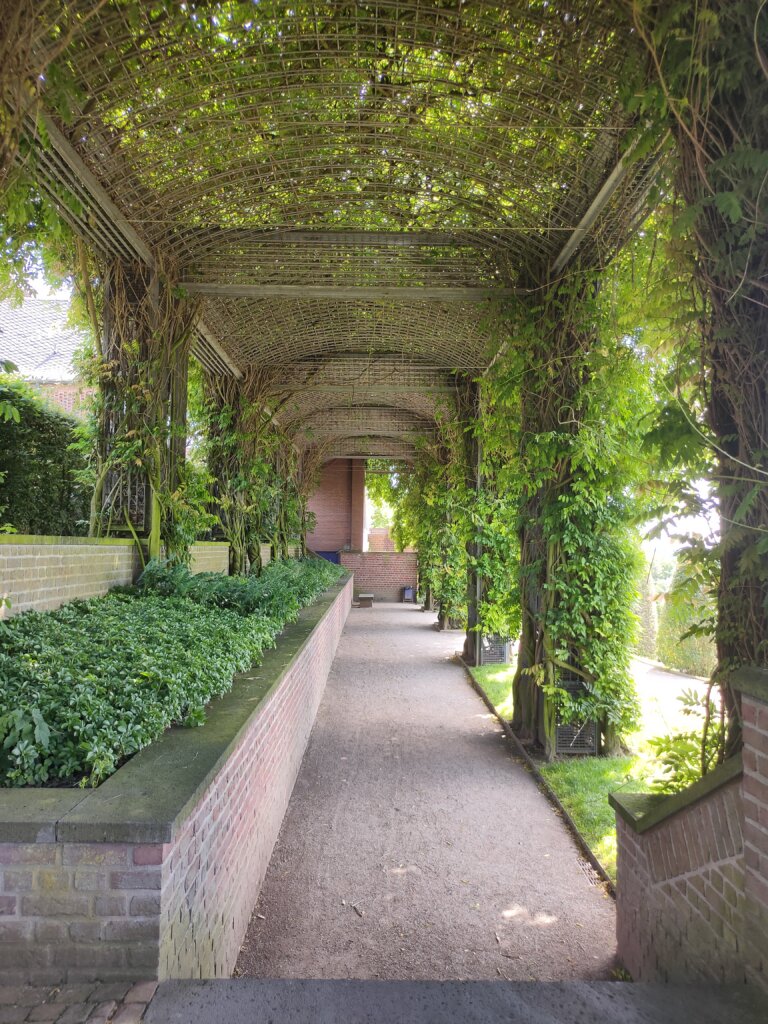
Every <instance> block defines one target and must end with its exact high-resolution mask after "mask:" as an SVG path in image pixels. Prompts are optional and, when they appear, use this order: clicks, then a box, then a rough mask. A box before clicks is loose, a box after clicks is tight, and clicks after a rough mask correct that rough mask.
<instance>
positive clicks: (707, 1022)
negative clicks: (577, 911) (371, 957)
mask: <svg viewBox="0 0 768 1024" xmlns="http://www.w3.org/2000/svg"><path fill="white" fill-rule="evenodd" d="M144 1021H145V1024H496V1022H504V1024H692V1022H694V1021H695V1024H766V1022H768V1002H767V1001H766V999H765V997H764V996H763V995H761V994H760V993H759V992H758V991H757V990H756V989H752V988H747V987H746V986H738V987H726V986H723V987H715V986H705V985H701V986H695V987H693V986H690V987H686V986H679V985H643V984H631V983H627V982H618V981H617V982H495V981H466V982H462V981H449V982H440V981H269V980H261V979H256V978H242V979H232V980H227V981H167V982H164V983H163V984H161V985H160V987H159V988H158V990H157V994H156V995H155V998H154V999H153V1001H152V1003H151V1004H150V1006H149V1009H148V1010H147V1014H146V1016H145V1018H144Z"/></svg>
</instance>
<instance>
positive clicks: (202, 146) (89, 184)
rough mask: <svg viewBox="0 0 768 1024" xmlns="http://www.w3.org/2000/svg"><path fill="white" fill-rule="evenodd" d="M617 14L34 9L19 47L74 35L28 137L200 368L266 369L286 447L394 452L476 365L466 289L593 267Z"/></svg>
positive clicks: (617, 227)
mask: <svg viewBox="0 0 768 1024" xmlns="http://www.w3.org/2000/svg"><path fill="white" fill-rule="evenodd" d="M620 22H621V19H620V17H619V16H618V15H617V14H616V13H615V12H612V10H611V8H610V5H600V4H598V5H596V4H593V3H587V2H581V0H579V2H575V3H572V4H569V6H568V11H567V12H566V13H563V12H561V11H559V10H557V9H556V5H555V6H548V5H546V4H529V3H512V4H493V3H477V4H471V5H465V4H461V3H456V4H449V5H436V4H431V3H423V2H413V0H411V2H398V3H394V2H393V3H375V4H370V5H366V4H363V5H353V6H352V7H348V6H343V5H338V4H320V5H316V4H311V5H303V4H300V5H298V6H297V7H296V9H295V10H290V11H289V10H282V9H281V8H280V7H274V8H272V7H265V5H259V6H254V5H251V4H222V5H213V6H211V5H209V4H201V5H198V4H195V3H191V4H180V5H176V4H166V5H157V6H154V5H147V4H136V5H134V4H111V3H107V4H94V3H88V2H83V3H75V4H71V3H61V4H58V3H48V4H45V5H42V6H40V7H39V9H38V10H36V11H35V30H36V33H37V37H36V39H35V40H34V42H33V44H32V46H31V55H32V58H33V62H34V60H39V61H40V63H41V64H42V63H45V61H46V56H45V54H46V48H47V47H51V46H53V47H56V46H58V45H59V43H58V33H59V32H62V33H66V32H71V33H72V36H73V38H72V41H71V43H70V45H69V46H67V47H65V48H64V50H63V53H62V54H61V55H60V56H59V57H58V60H59V61H62V60H64V61H65V63H66V66H67V68H68V71H69V72H70V73H71V78H72V88H71V89H70V90H69V91H68V95H67V96H66V104H67V106H68V108H69V109H68V117H67V120H66V123H64V122H63V120H62V118H61V117H60V116H58V117H57V116H56V112H55V110H54V109H50V99H49V97H48V95H47V93H46V92H44V93H43V104H44V105H46V104H48V105H49V109H48V110H47V111H46V113H45V114H44V115H43V119H42V122H38V124H37V125H35V123H34V121H32V120H31V119H30V118H28V119H27V121H26V124H25V132H26V134H27V137H28V139H29V140H30V142H31V144H32V146H33V147H34V148H35V151H36V153H35V158H36V167H37V170H36V175H37V180H38V182H39V184H40V186H41V187H42V188H43V189H44V190H46V192H48V194H49V195H50V196H52V197H53V198H54V199H55V200H56V202H57V203H58V204H60V207H61V210H62V212H63V213H64V215H65V217H67V218H68V219H69V220H70V221H71V223H72V224H73V226H74V227H75V229H76V230H77V231H78V233H79V234H81V235H82V237H83V238H84V239H86V240H87V241H88V242H89V243H90V244H91V245H92V246H93V247H94V249H95V250H97V251H98V252H99V253H100V254H101V255H102V257H103V258H104V259H105V260H107V261H113V262H115V263H116V262H120V263H122V264H124V265H125V266H126V267H129V268H136V267H138V268H140V271H139V272H138V273H139V276H141V277H142V281H143V282H144V285H145V286H146V287H150V282H152V281H156V277H153V273H154V272H158V273H159V274H160V275H161V277H162V280H163V285H164V286H165V287H173V288H176V289H178V290H179V292H181V291H183V294H184V295H186V296H189V301H190V302H191V301H192V300H193V298H194V299H197V300H198V301H197V302H196V303H195V306H196V311H195V341H194V346H193V349H194V352H195V354H196V355H197V356H198V357H199V358H200V360H201V361H202V362H203V363H204V365H205V366H206V367H207V368H208V369H209V370H211V371H212V372H215V373H218V374H224V375H234V376H235V377H241V376H242V375H243V374H246V373H247V372H248V369H249V367H252V366H256V367H258V368H259V369H260V370H261V371H266V372H267V375H268V376H269V382H268V384H267V385H266V387H265V388H264V398H265V400H266V401H269V400H270V398H274V397H275V396H276V395H281V396H284V397H285V396H290V403H289V404H290V409H289V411H288V412H287V415H286V423H287V424H289V425H290V431H291V433H292V434H293V436H294V437H295V438H296V442H297V444H299V445H301V444H302V443H306V438H307V437H308V436H310V435H311V437H312V439H313V441H314V442H318V441H320V442H323V441H328V442H330V443H331V445H332V450H333V452H334V453H335V454H345V455H346V454H352V455H359V454H364V455H391V454H392V453H393V452H395V451H396V452H397V453H398V454H403V455H409V454H410V453H411V450H412V444H413V440H414V438H415V437H417V436H419V435H420V434H422V433H423V432H424V431H429V427H430V421H433V420H434V416H435V408H436V402H437V401H438V399H443V398H444V397H446V396H447V397H448V398H450V395H451V391H452V389H453V388H454V386H455V380H456V374H457V373H459V374H461V375H463V376H477V375H479V374H480V373H482V371H483V370H484V369H485V368H486V367H487V365H488V363H489V361H490V360H491V359H492V358H493V356H494V351H493V339H492V332H490V331H489V329H488V309H487V307H488V305H489V302H493V301H494V300H501V301H503V299H504V297H505V296H507V295H510V294H512V293H514V291H515V290H516V289H518V288H520V287H521V285H520V280H521V276H522V277H524V278H525V281H526V287H535V286H536V284H541V285H543V284H545V283H546V282H547V281H548V280H549V279H550V278H551V277H552V276H553V275H557V274H559V273H561V272H562V271H563V269H564V268H565V267H566V266H567V264H568V262H569V260H570V259H571V258H572V257H573V256H574V255H575V253H576V252H577V251H578V252H579V253H580V254H581V255H582V257H584V256H585V255H586V254H587V253H588V258H589V259H590V260H591V261H594V263H595V264H599V263H600V262H602V261H604V260H605V259H607V258H608V257H609V256H610V255H611V254H612V253H613V252H615V250H616V247H617V245H619V244H620V242H621V241H622V239H623V238H625V237H626V235H627V233H628V231H630V230H631V229H632V227H633V226H634V225H635V224H636V223H637V221H638V218H640V217H642V215H643V213H644V211H645V198H646V196H647V193H648V187H649V184H650V182H651V181H652V178H653V174H654V168H655V160H654V155H655V154H652V155H651V156H650V157H649V158H646V159H643V160H640V161H635V162H633V161H632V160H631V158H630V159H628V157H627V152H628V150H631V146H632V139H633V132H634V130H635V127H636V126H635V124H634V122H633V119H632V118H631V117H629V116H628V115H626V114H625V113H623V112H622V111H621V109H620V107H619V104H618V102H617V93H618V89H619V85H620V80H621V74H622V69H623V67H624V64H625V61H626V47H625V41H624V38H623V35H622V33H621V32H620V31H618V29H619V27H620ZM47 89H48V90H49V91H50V86H48V87H47ZM131 273H132V274H133V277H134V278H135V277H136V273H137V271H136V270H135V269H134V270H132V271H131ZM155 286H157V285H155ZM134 291H135V289H134ZM138 298H139V296H137V295H136V294H134V295H133V300H134V302H135V301H138ZM108 301H109V300H108ZM363 437H364V438H366V439H367V440H366V443H365V444H362V443H361V441H360V439H361V438H363Z"/></svg>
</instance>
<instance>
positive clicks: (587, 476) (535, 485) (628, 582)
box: [485, 264, 653, 752]
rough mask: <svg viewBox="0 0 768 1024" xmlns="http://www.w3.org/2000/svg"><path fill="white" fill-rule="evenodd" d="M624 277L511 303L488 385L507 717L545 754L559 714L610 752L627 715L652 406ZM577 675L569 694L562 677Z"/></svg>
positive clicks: (582, 277)
mask: <svg viewBox="0 0 768 1024" xmlns="http://www.w3.org/2000/svg"><path fill="white" fill-rule="evenodd" d="M623 272H624V267H623V266H622V265H621V264H619V265H617V266H616V267H614V268H613V275H614V280H615V282H616V288H614V289H613V290H611V289H608V288H605V287H601V286H600V282H601V279H600V278H599V276H598V275H595V274H592V273H578V272H574V273H573V274H572V276H571V277H570V278H569V279H568V280H564V281H562V282H560V283H559V284H558V285H557V286H556V287H553V288H551V289H550V290H548V291H546V292H543V293H542V294H541V295H538V296H536V298H535V300H525V301H522V300H521V301H519V302H515V303H513V304H511V305H510V306H509V307H508V309H507V310H506V313H505V318H504V320H503V321H502V322H503V324H504V329H505V331H506V335H507V337H508V339H509V344H508V346H507V351H506V353H505V358H504V359H503V360H500V361H499V362H498V363H497V365H496V367H495V368H494V374H493V375H492V376H491V377H490V379H489V380H488V398H487V401H488V409H487V413H486V428H485V429H486V434H488V435H489V436H488V439H487V441H486V442H485V443H486V447H490V448H492V450H495V451H496V452H497V453H498V456H497V457H498V458H499V460H500V461H502V462H503V464H504V476H505V479H506V480H508V481H509V485H508V487H507V492H512V493H513V494H514V495H515V498H516V500H515V504H514V506H513V507H514V522H515V528H516V530H517V531H518V536H519V550H520V574H519V578H520V601H521V608H522V622H523V631H522V639H521V647H520V658H519V661H518V675H517V679H516V684H515V687H516V689H515V726H516V728H517V729H518V730H519V732H520V734H521V736H523V737H524V738H525V739H526V740H528V741H531V742H534V743H540V744H541V745H543V746H544V747H545V748H546V749H550V748H551V745H552V739H553V733H554V728H555V724H556V722H557V721H558V720H559V721H562V722H568V721H570V720H575V719H579V720H583V719H584V718H587V719H591V720H596V721H598V722H599V723H600V724H601V727H602V731H603V741H604V744H605V746H606V748H607V749H608V750H611V751H614V752H615V751H616V750H617V749H618V747H619V746H620V742H621V736H622V735H625V734H626V733H627V732H628V731H629V730H631V729H632V727H633V726H634V724H635V720H636V715H637V705H636V702H635V699H634V693H633V684H632V681H631V679H630V675H629V659H630V656H631V652H632V646H633V638H634V632H635V624H634V617H633V615H632V604H633V600H634V597H635V593H636V583H637V578H638V571H639V563H638V555H637V535H636V531H635V529H634V527H635V525H636V524H637V523H638V522H639V521H640V519H641V518H642V514H643V511H644V502H643V500H642V499H641V497H640V491H641V487H642V485H643V484H644V483H645V480H646V479H647V475H648V469H647V465H646V463H645V461H644V460H641V458H640V453H641V447H642V443H643V438H644V435H645V433H646V432H647V430H648V429H649V424H650V415H651V412H652V409H653V403H652V390H651V380H650V377H651V374H650V364H649V361H648V358H647V353H646V352H645V351H644V350H643V349H642V348H641V347H640V346H639V345H638V344H637V343H636V341H635V339H634V338H632V337H631V336H629V335H627V334H626V333H625V331H624V329H623V327H622V326H621V325H619V323H618V322H617V317H616V312H615V296H616V291H617V290H618V288H619V286H620V284H621V281H622V275H623ZM604 276H605V275H603V277H604ZM573 679H578V680H580V681H581V683H582V690H581V692H580V693H578V694H576V695H574V694H572V693H570V694H569V693H568V692H566V690H565V689H564V688H563V686H561V682H563V681H565V680H573Z"/></svg>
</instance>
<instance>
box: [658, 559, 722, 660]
mask: <svg viewBox="0 0 768 1024" xmlns="http://www.w3.org/2000/svg"><path fill="white" fill-rule="evenodd" d="M715 607H716V606H715V595H714V594H713V593H711V591H709V590H708V589H707V588H706V587H705V586H704V585H702V582H701V580H700V578H699V577H698V576H696V575H695V574H692V573H691V572H690V570H689V569H688V568H685V567H682V568H680V569H678V570H677V571H676V572H675V575H674V577H673V580H672V586H671V588H670V590H669V591H668V593H667V594H666V595H665V600H664V603H663V605H662V607H661V610H660V613H659V633H658V643H657V657H658V659H659V661H662V662H664V664H665V665H669V667H670V668H676V669H679V670H680V671H681V672H689V673H690V674H691V675H694V676H704V677H706V678H709V676H710V675H711V674H712V672H713V670H714V668H715V662H716V658H717V654H716V651H715V645H714V642H713V639H712V633H713V631H714V619H715Z"/></svg>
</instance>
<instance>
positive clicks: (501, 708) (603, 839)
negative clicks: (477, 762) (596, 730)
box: [471, 665, 661, 881]
mask: <svg viewBox="0 0 768 1024" xmlns="http://www.w3.org/2000/svg"><path fill="white" fill-rule="evenodd" d="M471 671H472V675H473V676H474V677H475V679H476V680H477V682H478V683H479V684H480V686H482V688H483V690H484V691H485V692H486V694H487V695H488V698H489V699H490V701H491V703H492V704H493V706H494V707H495V708H496V711H497V713H498V714H499V715H500V716H501V717H502V718H505V719H510V718H511V717H512V679H513V676H514V674H515V668H514V665H484V666H483V667H482V668H473V669H472V670H471ZM657 731H661V730H657ZM651 734H652V735H655V733H651ZM647 736H648V734H647V733H646V731H645V729H643V730H641V732H639V733H635V734H634V735H633V736H632V737H631V742H632V747H633V748H634V751H635V752H634V753H632V754H630V755H629V756H627V757H568V758H562V759H561V760H559V761H553V762H552V763H551V764H541V765H539V769H540V771H541V774H542V775H543V776H544V778H545V779H546V780H547V782H548V783H549V785H550V786H551V787H552V789H553V790H554V791H555V793H556V794H557V796H558V799H559V800H560V802H561V803H562V805H563V807H565V809H566V810H567V811H568V813H569V814H570V815H571V817H572V818H573V820H574V822H575V823H576V827H577V828H578V830H579V832H581V834H582V836H583V837H584V839H585V841H586V843H587V845H588V846H589V848H590V849H591V850H592V852H593V853H594V855H595V856H596V857H597V859H598V860H599V861H600V863H601V864H602V865H603V867H604V868H605V870H606V871H607V872H608V874H609V875H610V876H611V878H613V879H614V881H615V880H616V821H615V818H614V812H613V809H612V808H611V806H610V804H609V803H608V794H609V793H610V792H612V791H613V790H617V789H621V788H622V787H623V786H627V787H628V788H629V789H630V790H632V791H633V792H635V793H637V792H642V791H643V790H645V789H647V788H648V783H647V781H646V779H647V777H648V776H649V775H650V774H651V773H652V766H651V763H650V754H649V751H648V749H647V743H646V740H647Z"/></svg>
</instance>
